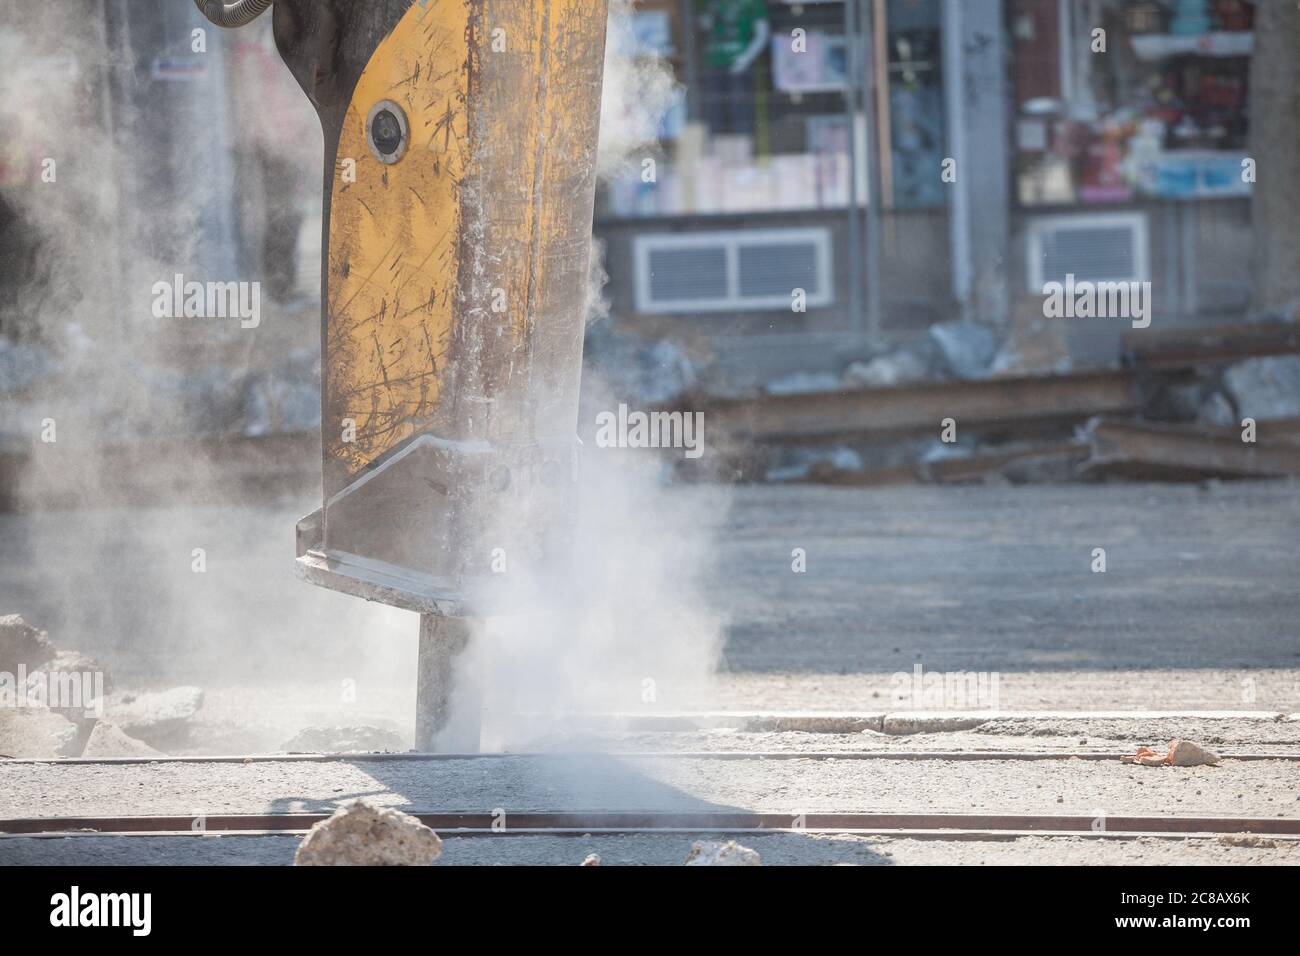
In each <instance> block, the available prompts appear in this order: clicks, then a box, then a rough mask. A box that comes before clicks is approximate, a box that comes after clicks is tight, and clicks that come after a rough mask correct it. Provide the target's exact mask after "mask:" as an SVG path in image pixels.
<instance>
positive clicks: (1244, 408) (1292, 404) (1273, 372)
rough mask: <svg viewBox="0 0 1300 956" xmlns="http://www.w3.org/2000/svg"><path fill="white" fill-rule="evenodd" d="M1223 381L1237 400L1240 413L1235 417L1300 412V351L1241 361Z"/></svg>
mask: <svg viewBox="0 0 1300 956" xmlns="http://www.w3.org/2000/svg"><path fill="white" fill-rule="evenodd" d="M1223 385H1224V388H1225V389H1226V390H1227V391H1228V393H1229V394H1230V395H1231V396H1232V398H1233V400H1234V401H1235V402H1236V406H1237V411H1238V412H1239V413H1240V416H1234V417H1235V418H1240V417H1241V416H1245V417H1249V418H1254V419H1257V420H1259V421H1265V420H1266V419H1270V418H1293V417H1295V416H1297V415H1300V355H1269V356H1264V357H1262V358H1252V359H1246V360H1245V361H1244V362H1238V363H1237V364H1236V365H1234V366H1232V367H1231V368H1229V369H1228V370H1227V371H1225V372H1224V373H1223ZM1232 424H1236V422H1235V421H1234V422H1233V423H1232Z"/></svg>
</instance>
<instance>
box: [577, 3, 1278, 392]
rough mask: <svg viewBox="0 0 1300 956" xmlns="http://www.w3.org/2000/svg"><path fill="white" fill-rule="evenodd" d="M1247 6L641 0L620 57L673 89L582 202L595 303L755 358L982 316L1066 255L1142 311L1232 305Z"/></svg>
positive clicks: (1081, 342)
mask: <svg viewBox="0 0 1300 956" xmlns="http://www.w3.org/2000/svg"><path fill="white" fill-rule="evenodd" d="M1252 14H1253V6H1252V4H1250V3H1247V2H1244V0H1164V2H1157V0H1149V2H1130V0H802V2H795V0H643V2H641V3H640V4H638V6H637V12H636V14H635V17H636V27H637V29H636V35H637V43H638V45H639V48H640V53H641V55H642V56H646V57H655V56H657V57H663V58H666V60H667V62H669V63H670V64H671V66H672V69H673V72H674V75H675V77H676V80H677V82H678V83H680V84H681V85H682V91H681V95H680V97H679V98H678V100H677V102H676V103H675V104H674V107H673V109H672V110H670V112H669V115H668V116H667V118H666V119H665V121H664V122H663V124H662V127H661V129H660V131H659V132H660V153H659V156H658V159H657V162H656V165H655V167H654V175H653V177H646V176H645V175H643V170H642V168H641V167H637V168H634V169H632V170H630V171H628V172H627V173H626V174H624V175H620V176H617V177H615V178H614V180H613V181H612V182H610V184H609V185H608V187H607V188H606V189H605V190H604V191H603V195H602V197H601V200H600V205H599V208H598V216H597V223H596V227H597V233H598V235H599V236H600V238H602V239H603V240H604V241H605V244H606V256H607V264H606V267H607V270H608V272H609V274H610V276H611V285H610V290H609V297H610V300H611V304H612V307H613V312H614V314H615V315H616V316H617V319H618V321H620V322H621V323H622V324H624V325H625V326H626V327H628V328H630V329H640V330H643V331H647V332H649V333H652V334H663V335H674V334H680V335H683V336H707V337H708V338H709V339H710V340H711V341H712V342H713V343H714V346H715V347H714V352H715V354H716V355H717V357H718V358H719V360H720V361H724V362H726V361H730V362H731V364H732V365H733V366H737V367H740V366H743V367H744V368H746V369H748V370H749V371H750V372H751V373H752V375H753V376H755V377H757V378H760V379H761V378H762V377H764V376H766V375H770V374H775V373H777V372H779V371H780V370H781V369H789V368H803V369H824V370H830V371H834V370H836V369H837V368H838V367H841V366H842V363H843V361H844V360H845V357H846V356H851V355H853V354H856V353H857V352H860V351H861V350H862V349H864V348H866V349H868V350H870V349H872V348H878V347H879V346H880V344H881V343H888V342H898V341H906V340H908V339H915V338H916V337H918V336H921V335H924V334H925V332H926V330H927V328H928V327H930V326H931V325H933V324H934V323H938V322H944V321H947V320H952V319H961V318H966V319H976V320H978V321H981V322H984V323H987V324H989V325H991V326H994V327H997V326H999V325H1002V326H1005V325H1007V324H1008V323H1009V322H1010V321H1011V319H1010V316H1011V313H1012V312H1014V311H1015V310H1016V309H1018V308H1025V303H1026V301H1027V297H1030V296H1033V295H1035V294H1038V295H1040V296H1041V291H1042V286H1043V284H1044V283H1045V282H1048V281H1052V280H1053V279H1058V278H1061V277H1063V276H1064V274H1065V273H1067V272H1072V273H1074V274H1075V275H1076V276H1078V277H1079V278H1084V277H1087V278H1090V279H1096V280H1100V279H1114V280H1150V281H1152V282H1153V285H1154V286H1155V288H1156V290H1157V293H1156V294H1157V297H1158V298H1157V309H1158V314H1159V316H1160V321H1161V322H1162V324H1163V323H1167V322H1186V321H1197V320H1205V321H1208V320H1213V319H1222V318H1224V317H1225V316H1233V315H1237V314H1240V313H1241V312H1242V311H1243V310H1244V309H1245V308H1246V307H1247V303H1248V301H1249V296H1248V292H1249V289H1248V277H1249V268H1248V267H1247V265H1246V263H1247V260H1248V257H1249V255H1250V248H1251V235H1250V209H1249V198H1248V197H1249V190H1250V183H1249V181H1248V180H1249V178H1250V177H1249V176H1243V169H1244V168H1245V166H1244V165H1243V161H1244V160H1246V159H1248V157H1247V156H1246V154H1245V144H1246V140H1247V135H1248V117H1249V96H1248V89H1247V77H1248V72H1249V64H1250V53H1251V47H1252V44H1251V41H1252V33H1251V30H1252V19H1253V18H1252ZM1098 30H1101V31H1104V33H1103V34H1098V33H1097V32H1096V31H1098ZM1099 37H1100V38H1101V40H1102V42H1100V43H1099ZM876 196H878V197H879V202H876V201H874V198H873V197H876ZM794 289H802V290H804V293H805V298H806V311H798V310H797V309H796V308H792V290H794ZM1088 336H1092V337H1091V338H1089V337H1087V336H1085V337H1078V336H1074V337H1073V338H1074V339H1077V341H1072V343H1071V344H1072V346H1073V347H1074V348H1076V349H1077V351H1078V358H1079V359H1080V360H1081V361H1091V360H1098V361H1107V360H1110V359H1111V358H1112V357H1113V355H1112V352H1113V347H1114V341H1113V339H1114V333H1110V332H1103V333H1102V336H1103V337H1102V338H1096V337H1095V336H1093V330H1091V329H1089V330H1088Z"/></svg>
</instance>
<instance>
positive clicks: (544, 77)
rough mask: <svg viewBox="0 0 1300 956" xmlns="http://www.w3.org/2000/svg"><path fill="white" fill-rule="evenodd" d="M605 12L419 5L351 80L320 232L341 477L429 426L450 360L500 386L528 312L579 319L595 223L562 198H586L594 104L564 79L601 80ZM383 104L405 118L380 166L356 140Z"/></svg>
mask: <svg viewBox="0 0 1300 956" xmlns="http://www.w3.org/2000/svg"><path fill="white" fill-rule="evenodd" d="M605 6H606V0H429V2H428V3H427V4H426V5H425V6H423V7H422V6H420V5H418V4H416V5H414V6H412V7H411V8H410V10H409V11H408V12H407V13H406V14H405V15H404V16H403V18H402V20H401V21H400V22H399V23H398V25H397V26H396V27H395V28H394V30H393V32H392V33H391V34H390V35H389V36H388V37H387V38H386V39H385V40H384V41H383V42H382V43H381V44H380V45H379V47H378V48H377V50H376V51H375V53H374V55H373V57H372V58H371V60H370V63H369V65H368V66H367V67H366V69H365V71H364V73H363V74H362V76H361V78H360V81H359V82H358V84H357V88H356V91H355V93H354V95H353V97H352V101H351V104H350V106H349V108H348V112H347V117H346V120H345V122H344V127H343V131H342V134H341V137H340V142H339V149H338V156H339V159H340V160H343V159H346V158H350V159H354V160H355V161H356V182H355V183H346V182H343V181H342V179H341V178H340V177H338V176H336V177H335V182H334V185H333V189H332V192H333V197H332V213H331V220H330V230H329V319H328V328H327V332H326V355H325V361H326V376H325V378H326V401H325V408H326V418H327V421H326V423H325V427H324V432H325V438H326V455H327V457H329V458H332V459H334V461H335V462H337V463H339V464H341V465H342V466H343V469H344V472H345V474H346V475H348V476H352V475H355V474H356V473H357V472H359V471H360V470H362V469H363V468H365V467H366V466H367V465H369V464H371V463H372V462H374V461H375V460H377V459H378V458H380V457H381V456H383V455H384V454H385V453H386V452H388V451H390V450H391V449H393V448H395V447H396V446H398V445H400V444H401V443H402V442H403V441H405V440H406V439H407V438H409V437H410V436H412V435H413V434H415V433H417V432H418V431H420V430H421V429H422V428H424V427H427V426H429V425H430V424H431V423H432V421H433V419H434V417H435V413H436V412H437V410H438V402H439V400H440V398H445V397H446V396H443V395H442V394H441V392H442V388H443V386H444V385H445V381H444V379H443V377H442V376H443V372H444V370H445V369H446V367H447V365H448V363H449V361H450V360H451V358H452V355H453V354H455V355H456V361H457V363H458V368H461V367H462V366H464V369H463V373H458V376H457V380H458V382H459V383H464V382H470V383H472V384H471V386H470V387H471V388H478V389H487V388H488V386H487V385H485V384H484V383H485V382H489V381H490V382H491V388H492V389H493V390H494V392H493V394H494V395H496V396H509V395H511V394H512V390H515V389H518V388H523V387H526V383H525V378H526V376H527V375H529V374H530V372H531V352H530V349H531V340H532V338H533V336H534V334H535V332H536V323H538V322H539V321H546V320H547V318H548V315H553V314H555V313H556V312H557V303H558V304H559V305H563V306H566V307H567V308H568V309H570V310H571V311H572V310H576V314H577V315H578V316H579V319H578V321H579V323H580V313H581V297H582V289H584V288H585V281H586V255H587V248H588V241H589V238H590V218H589V213H588V218H587V219H586V220H585V221H583V222H575V219H576V218H581V217H575V215H574V213H573V210H574V209H576V208H580V206H576V205H574V202H575V199H576V198H577V197H579V196H580V195H581V194H582V192H583V190H584V189H585V190H586V192H587V193H588V196H587V198H588V205H589V199H590V196H589V193H590V160H591V158H592V157H591V156H590V155H588V154H589V153H590V152H591V151H592V150H594V146H595V129H594V122H595V110H594V108H593V97H592V87H591V86H590V84H588V85H587V86H583V85H582V83H580V82H577V81H575V78H579V77H583V76H585V77H587V78H588V79H590V77H592V76H594V77H595V78H596V80H597V85H596V87H595V89H596V90H597V91H598V80H599V65H600V54H601V51H602V49H603V37H604V22H605ZM385 99H388V100H392V101H394V102H396V103H398V104H399V105H400V106H401V107H402V109H403V110H404V111H405V113H406V115H407V118H408V120H409V123H410V129H411V142H410V144H409V146H408V148H407V152H406V154H405V155H404V156H403V157H402V159H400V160H399V161H398V162H397V163H395V164H392V165H384V164H382V163H380V162H379V161H378V160H377V159H375V157H374V156H373V155H372V154H371V152H370V149H369V147H368V145H367V143H366V135H365V121H366V117H367V115H368V114H369V112H370V110H371V108H372V107H373V106H374V105H375V103H377V102H379V101H380V100H385ZM595 101H596V102H598V96H597V97H596V98H595ZM462 257H463V260H464V261H462ZM548 268H550V269H551V271H552V272H553V273H554V275H553V276H550V277H548ZM570 288H572V289H573V290H574V292H573V294H570V293H569V292H568V291H564V290H569V289H570ZM560 300H563V301H560ZM501 301H503V302H504V303H505V308H504V312H502V311H501V309H500V308H499V307H498V303H499V302H501ZM569 321H570V322H572V318H570V320H569ZM458 323H461V324H462V325H460V326H459V327H458ZM575 328H576V329H578V333H577V334H576V335H574V336H570V337H569V338H571V339H572V340H573V343H574V344H575V346H576V345H577V344H578V343H580V342H581V336H580V324H579V325H575ZM498 333H499V334H498ZM453 346H455V348H453ZM575 360H576V359H575ZM458 387H461V385H458ZM516 394H517V393H516ZM482 397H483V396H481V395H476V396H472V398H476V399H481V398H482ZM346 418H350V419H352V420H353V421H355V423H356V429H355V440H353V441H343V440H342V439H341V438H340V437H339V436H340V435H341V434H342V431H343V421H342V420H343V419H346Z"/></svg>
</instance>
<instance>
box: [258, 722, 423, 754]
mask: <svg viewBox="0 0 1300 956" xmlns="http://www.w3.org/2000/svg"><path fill="white" fill-rule="evenodd" d="M280 749H281V750H284V751H287V752H288V753H311V754H346V753H400V752H402V751H406V750H409V749H410V748H409V747H407V746H406V743H405V742H404V741H403V739H402V736H401V734H399V733H397V732H396V731H393V730H386V729H384V728H383V727H370V726H365V725H362V726H357V727H307V728H306V729H304V730H300V731H298V733H296V734H294V736H293V738H292V739H290V740H287V741H285V742H284V744H282V745H281V747H280Z"/></svg>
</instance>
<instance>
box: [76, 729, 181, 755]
mask: <svg viewBox="0 0 1300 956" xmlns="http://www.w3.org/2000/svg"><path fill="white" fill-rule="evenodd" d="M81 756H82V757H83V758H94V759H98V760H102V759H106V758H112V757H161V756H163V754H162V752H161V751H158V750H155V749H154V748H153V747H150V746H149V745H148V744H147V743H145V742H144V741H143V740H136V739H135V738H134V737H132V736H130V735H129V734H127V733H125V732H124V731H123V730H122V728H120V727H117V726H114V725H113V724H110V723H109V722H108V721H106V720H101V721H97V722H96V723H95V727H94V729H93V730H91V732H90V737H89V738H87V740H86V746H85V749H83V750H82V752H81Z"/></svg>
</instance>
